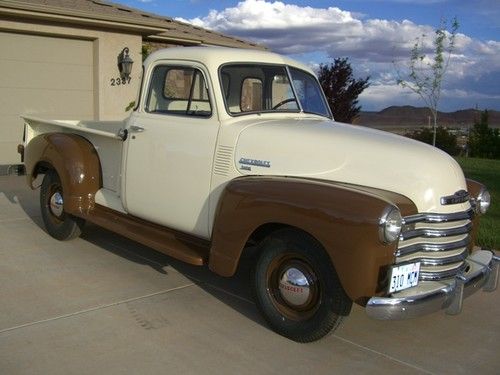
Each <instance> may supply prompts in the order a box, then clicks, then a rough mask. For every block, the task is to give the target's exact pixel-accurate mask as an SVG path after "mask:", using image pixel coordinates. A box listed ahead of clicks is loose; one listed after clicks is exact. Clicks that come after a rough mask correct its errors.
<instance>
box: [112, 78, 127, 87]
mask: <svg viewBox="0 0 500 375" xmlns="http://www.w3.org/2000/svg"><path fill="white" fill-rule="evenodd" d="M130 81H132V77H126V78H121V77H117V78H111V80H110V83H111V86H121V85H128V84H130Z"/></svg>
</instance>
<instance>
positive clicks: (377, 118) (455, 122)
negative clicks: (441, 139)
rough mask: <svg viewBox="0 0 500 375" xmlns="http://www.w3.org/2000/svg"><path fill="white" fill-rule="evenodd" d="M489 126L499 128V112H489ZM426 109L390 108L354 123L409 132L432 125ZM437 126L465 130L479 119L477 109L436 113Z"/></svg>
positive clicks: (368, 115)
mask: <svg viewBox="0 0 500 375" xmlns="http://www.w3.org/2000/svg"><path fill="white" fill-rule="evenodd" d="M488 113H489V121H488V123H489V126H490V127H498V128H500V111H493V110H489V111H488ZM430 115H431V114H430V111H429V109H428V108H423V107H412V106H391V107H388V108H385V109H383V110H381V111H380V112H366V111H365V112H363V111H362V112H361V113H360V115H359V117H358V118H357V119H356V120H355V121H354V123H355V124H357V125H363V126H369V127H373V128H378V129H385V130H388V129H387V128H400V129H406V130H411V129H412V128H418V127H423V126H428V125H429V124H432V117H430ZM437 118H438V126H444V127H447V128H467V127H472V125H473V124H474V123H475V122H476V121H478V120H479V119H480V118H481V111H480V110H477V109H463V110H459V111H455V112H438V117H437Z"/></svg>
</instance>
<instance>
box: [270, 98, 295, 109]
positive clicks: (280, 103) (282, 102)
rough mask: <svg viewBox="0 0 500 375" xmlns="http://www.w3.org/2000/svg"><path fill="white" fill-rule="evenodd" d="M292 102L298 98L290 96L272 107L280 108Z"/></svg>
mask: <svg viewBox="0 0 500 375" xmlns="http://www.w3.org/2000/svg"><path fill="white" fill-rule="evenodd" d="M290 102H295V103H297V100H296V99H295V98H288V99H285V100H282V101H281V102H279V103H278V104H276V105H275V106H274V107H273V108H272V109H278V108H279V107H281V106H282V105H284V104H286V103H290Z"/></svg>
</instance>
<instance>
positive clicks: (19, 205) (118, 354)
mask: <svg viewBox="0 0 500 375" xmlns="http://www.w3.org/2000/svg"><path fill="white" fill-rule="evenodd" d="M42 227H43V225H42V222H41V217H40V213H39V208H38V190H37V191H34V192H33V191H31V190H30V189H28V188H27V187H26V186H25V180H24V177H16V176H2V177H0V301H1V306H0V373H1V374H51V375H55V374H107V375H110V374H205V375H206V374H238V375H240V374H252V375H256V374H286V375H292V374H344V373H349V374H365V373H369V374H429V373H432V374H472V373H475V374H496V373H498V369H499V368H500V356H499V355H498V352H499V351H500V338H499V337H500V319H498V317H499V316H500V298H499V297H500V291H498V290H497V291H496V292H494V293H491V294H487V293H483V292H479V293H476V294H475V295H473V296H471V297H470V298H468V299H466V300H465V302H464V309H463V312H462V314H461V315H459V316H455V317H452V316H446V315H445V314H444V313H442V312H439V313H435V314H432V315H430V316H426V317H423V318H419V319H416V320H410V321H399V322H380V321H374V320H370V319H369V318H367V317H366V315H365V314H364V311H363V309H362V308H361V307H359V306H355V307H354V308H353V311H352V313H351V316H350V317H349V318H348V319H346V320H345V322H344V324H343V325H342V326H341V327H340V328H339V329H338V330H337V331H336V332H335V334H334V335H330V336H329V337H327V338H326V339H323V340H321V341H318V342H315V343H312V344H297V343H294V342H292V341H289V340H287V339H285V338H282V337H281V336H279V335H277V334H275V333H274V332H272V331H270V330H269V329H268V327H267V326H266V324H265V323H264V322H263V320H262V319H261V317H260V316H259V314H258V312H257V310H256V307H255V305H254V303H253V302H252V299H251V297H250V293H249V290H248V284H247V280H248V278H249V272H250V271H249V269H250V264H251V261H252V254H249V255H247V256H246V257H245V259H244V262H243V265H242V267H241V269H240V270H239V272H238V274H237V275H236V276H235V277H233V278H229V279H226V278H222V277H218V276H216V275H215V274H213V273H211V272H210V271H209V270H208V269H207V268H206V267H195V266H189V265H186V264H183V263H181V262H178V261H176V260H174V259H172V258H170V257H167V256H165V255H163V254H160V253H157V252H155V251H153V250H151V249H149V248H147V247H145V246H142V245H140V244H138V243H135V242H133V241H129V240H127V239H125V238H123V237H120V236H118V235H115V234H113V233H111V232H108V231H106V230H104V229H101V228H99V227H96V226H92V225H89V226H88V227H86V231H85V233H84V235H83V236H82V237H81V238H79V239H76V240H74V241H70V242H58V241H56V240H54V239H52V238H51V237H50V236H49V235H47V234H46V233H45V232H44V230H43V229H42Z"/></svg>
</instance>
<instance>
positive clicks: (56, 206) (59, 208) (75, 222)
mask: <svg viewBox="0 0 500 375" xmlns="http://www.w3.org/2000/svg"><path fill="white" fill-rule="evenodd" d="M40 209H41V211H42V219H43V223H44V224H45V229H46V230H47V232H48V233H49V234H50V235H51V236H52V237H54V238H55V239H57V240H60V241H65V240H70V239H73V238H76V237H78V236H80V234H81V233H82V228H83V226H84V224H85V220H83V219H81V218H78V217H75V216H72V215H70V214H68V213H66V212H64V200H63V189H62V184H61V180H60V178H59V175H58V174H57V172H56V171H54V170H49V171H47V173H46V174H45V176H44V178H43V182H42V187H41V189H40Z"/></svg>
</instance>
